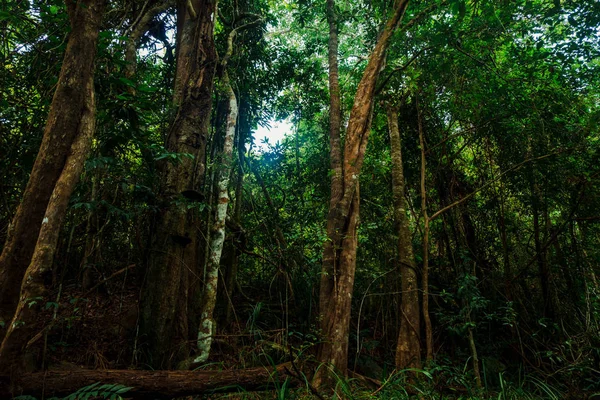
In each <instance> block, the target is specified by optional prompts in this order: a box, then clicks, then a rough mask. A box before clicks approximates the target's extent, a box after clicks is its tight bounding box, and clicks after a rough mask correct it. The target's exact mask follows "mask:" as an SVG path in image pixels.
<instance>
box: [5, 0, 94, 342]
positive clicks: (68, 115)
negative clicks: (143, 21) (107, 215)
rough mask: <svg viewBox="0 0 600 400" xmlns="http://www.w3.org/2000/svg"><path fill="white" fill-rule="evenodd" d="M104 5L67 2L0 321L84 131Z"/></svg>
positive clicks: (8, 249) (10, 250)
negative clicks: (62, 45)
mask: <svg viewBox="0 0 600 400" xmlns="http://www.w3.org/2000/svg"><path fill="white" fill-rule="evenodd" d="M104 3H105V2H104V1H103V0H80V1H78V2H67V6H68V10H69V19H70V21H71V27H72V30H71V33H70V34H69V41H68V43H67V48H66V50H65V55H64V59H63V64H62V67H61V71H60V76H59V78H58V83H57V85H56V91H55V93H54V97H53V98H52V104H51V105H50V111H49V113H48V119H47V121H46V127H45V128H44V136H43V139H42V144H41V146H40V150H39V152H38V156H37V158H36V160H35V164H34V166H33V169H32V171H31V175H30V177H29V181H28V182H27V187H26V188H25V192H24V193H23V199H22V200H21V203H20V205H19V207H18V209H17V212H16V214H15V216H14V218H13V220H12V223H11V224H10V226H9V229H8V234H7V239H6V242H5V245H4V248H3V251H2V255H0V282H2V284H1V285H0V321H4V322H8V321H10V320H11V319H12V317H13V314H14V312H15V309H16V308H17V304H18V302H19V288H20V287H21V281H22V279H23V276H24V274H25V271H26V269H27V267H28V266H29V264H30V262H31V257H32V255H33V251H34V249H35V246H36V242H37V239H38V236H39V232H40V227H41V224H42V219H43V218H44V214H45V212H46V209H47V206H48V202H49V200H50V196H51V195H52V192H53V191H54V188H55V184H56V182H57V180H58V179H59V177H60V175H61V174H62V173H63V169H64V168H65V165H66V164H65V163H66V160H67V157H68V156H69V150H70V149H71V146H72V144H73V142H74V140H75V138H76V137H77V135H78V134H79V132H80V131H81V125H82V118H83V117H84V115H86V112H87V107H88V105H87V104H86V97H87V96H89V91H88V85H89V81H90V79H92V77H93V73H94V59H95V57H96V45H97V41H98V32H99V29H100V23H101V22H102V15H103V9H104ZM5 333H6V330H5V329H2V330H0V340H2V338H3V337H4V334H5Z"/></svg>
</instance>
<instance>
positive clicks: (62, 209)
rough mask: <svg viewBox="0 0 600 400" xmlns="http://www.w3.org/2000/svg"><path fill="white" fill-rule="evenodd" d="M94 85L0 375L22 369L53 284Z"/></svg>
mask: <svg viewBox="0 0 600 400" xmlns="http://www.w3.org/2000/svg"><path fill="white" fill-rule="evenodd" d="M93 85H94V81H93V76H92V75H90V76H89V78H88V82H87V87H86V91H85V93H86V96H85V97H84V101H85V104H86V108H85V109H84V110H83V112H82V117H81V123H80V126H79V130H80V132H79V135H78V136H77V137H76V138H75V141H74V142H73V145H72V146H71V149H70V153H69V155H68V157H67V160H66V162H65V166H64V168H63V171H62V173H61V175H60V177H59V178H58V181H57V182H56V185H55V187H54V190H53V192H52V196H51V197H50V201H49V202H48V206H47V208H46V213H45V214H44V218H43V220H42V226H41V228H40V232H39V236H38V240H37V243H36V246H35V250H34V252H33V256H32V258H31V263H30V264H29V267H28V268H27V271H26V273H25V277H24V278H23V283H22V285H21V294H20V298H19V304H18V306H17V309H16V311H15V314H14V316H13V318H12V321H11V323H10V325H8V327H7V331H6V335H5V337H4V340H3V341H2V345H1V346H0V371H1V372H9V371H10V372H11V373H13V374H18V373H19V371H21V370H22V369H23V368H22V366H21V365H19V358H20V357H22V355H23V353H24V350H25V349H26V345H27V342H28V341H29V340H30V339H31V338H32V337H33V336H34V333H35V328H36V323H35V321H36V317H37V315H38V314H39V313H40V310H41V309H42V307H43V306H44V305H45V304H46V302H47V301H49V300H50V299H49V298H48V286H49V284H50V283H51V282H52V279H49V277H51V276H52V263H53V260H54V253H55V251H56V244H57V242H58V236H59V233H60V228H61V226H62V222H63V219H64V217H65V215H66V213H67V208H68V205H69V199H70V198H71V194H72V193H73V190H74V189H75V185H76V184H77V182H78V181H79V177H80V175H81V171H82V170H83V166H84V163H85V159H86V157H87V155H88V152H89V149H90V146H91V143H92V136H93V134H94V130H95V118H96V106H95V101H94V87H93Z"/></svg>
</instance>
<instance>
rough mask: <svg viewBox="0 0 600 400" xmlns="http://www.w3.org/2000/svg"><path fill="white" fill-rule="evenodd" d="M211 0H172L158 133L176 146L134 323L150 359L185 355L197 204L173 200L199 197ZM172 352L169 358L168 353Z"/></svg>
mask: <svg viewBox="0 0 600 400" xmlns="http://www.w3.org/2000/svg"><path fill="white" fill-rule="evenodd" d="M215 14H216V2H214V1H212V0H194V1H179V3H178V32H177V75H176V78H175V94H174V102H175V104H176V105H177V106H178V112H177V116H176V118H175V121H174V122H173V124H172V126H171V129H170V131H169V134H168V138H167V141H166V147H167V150H168V151H170V152H174V153H179V154H180V156H179V159H178V160H177V162H167V163H165V165H164V172H163V173H164V175H163V188H162V189H161V191H162V197H163V199H164V201H165V204H164V210H163V211H162V213H161V215H160V216H159V221H158V223H157V228H156V231H155V234H154V240H153V243H154V244H153V247H152V253H151V254H150V255H149V265H148V274H147V277H146V284H145V286H144V289H143V293H142V302H143V305H142V315H141V331H142V333H143V334H145V338H146V341H147V344H148V347H149V348H148V353H149V356H150V360H149V361H150V363H151V364H152V365H153V366H155V367H158V366H163V365H165V366H169V365H174V363H176V362H177V361H178V359H181V358H185V357H187V355H188V351H189V348H188V344H187V343H188V335H189V326H188V314H189V313H188V304H189V296H190V294H193V293H196V292H197V290H195V289H196V288H195V286H197V285H199V284H200V281H199V280H198V279H196V277H197V276H201V272H200V270H199V264H200V263H199V261H198V247H199V245H198V229H199V228H198V226H197V221H198V215H197V209H195V208H192V209H191V210H188V208H187V207H186V205H183V204H181V201H178V200H182V199H186V202H188V203H194V202H197V201H199V200H201V198H202V196H201V195H200V186H201V184H202V179H203V176H204V170H205V150H206V140H207V136H208V129H209V124H210V116H211V108H212V91H213V78H214V73H215V66H216V59H217V56H216V51H215V45H214V37H213V29H214V20H215ZM175 353H176V355H175V356H174V358H172V357H171V356H172V355H173V354H175Z"/></svg>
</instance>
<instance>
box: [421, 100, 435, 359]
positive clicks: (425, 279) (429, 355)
mask: <svg viewBox="0 0 600 400" xmlns="http://www.w3.org/2000/svg"><path fill="white" fill-rule="evenodd" d="M417 115H418V116H417V118H418V121H417V123H418V127H419V143H420V145H421V213H422V214H423V223H424V225H425V226H424V227H423V271H422V272H421V274H422V275H421V285H422V286H423V320H424V322H425V350H426V355H425V357H426V360H427V362H428V363H429V362H431V361H432V360H433V330H432V327H431V318H430V317H429V223H430V221H431V220H430V219H429V215H428V214H427V187H426V179H425V178H426V172H427V160H426V158H425V137H424V133H423V123H422V121H421V113H420V111H419V104H418V102H417Z"/></svg>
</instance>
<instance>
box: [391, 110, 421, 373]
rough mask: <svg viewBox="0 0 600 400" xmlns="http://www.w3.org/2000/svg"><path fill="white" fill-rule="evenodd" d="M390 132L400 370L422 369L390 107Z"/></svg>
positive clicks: (408, 238) (412, 271)
mask: <svg viewBox="0 0 600 400" xmlns="http://www.w3.org/2000/svg"><path fill="white" fill-rule="evenodd" d="M387 119H388V129H389V132H390V143H391V150H392V194H393V198H394V219H395V224H396V227H395V231H396V233H397V234H398V264H399V266H400V268H399V269H400V273H401V276H402V284H401V287H402V304H401V306H400V310H401V321H402V322H401V323H400V332H399V334H398V346H397V347H396V369H398V370H402V369H406V368H421V341H420V340H421V335H420V326H421V322H420V321H421V318H420V313H421V310H420V307H419V291H418V282H417V270H416V266H415V262H414V255H413V248H412V241H411V234H410V229H409V226H408V218H407V216H406V208H407V206H406V199H405V197H404V168H403V165H402V142H401V139H400V129H399V127H398V111H397V110H396V109H395V108H394V107H393V106H391V105H388V106H387Z"/></svg>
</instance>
